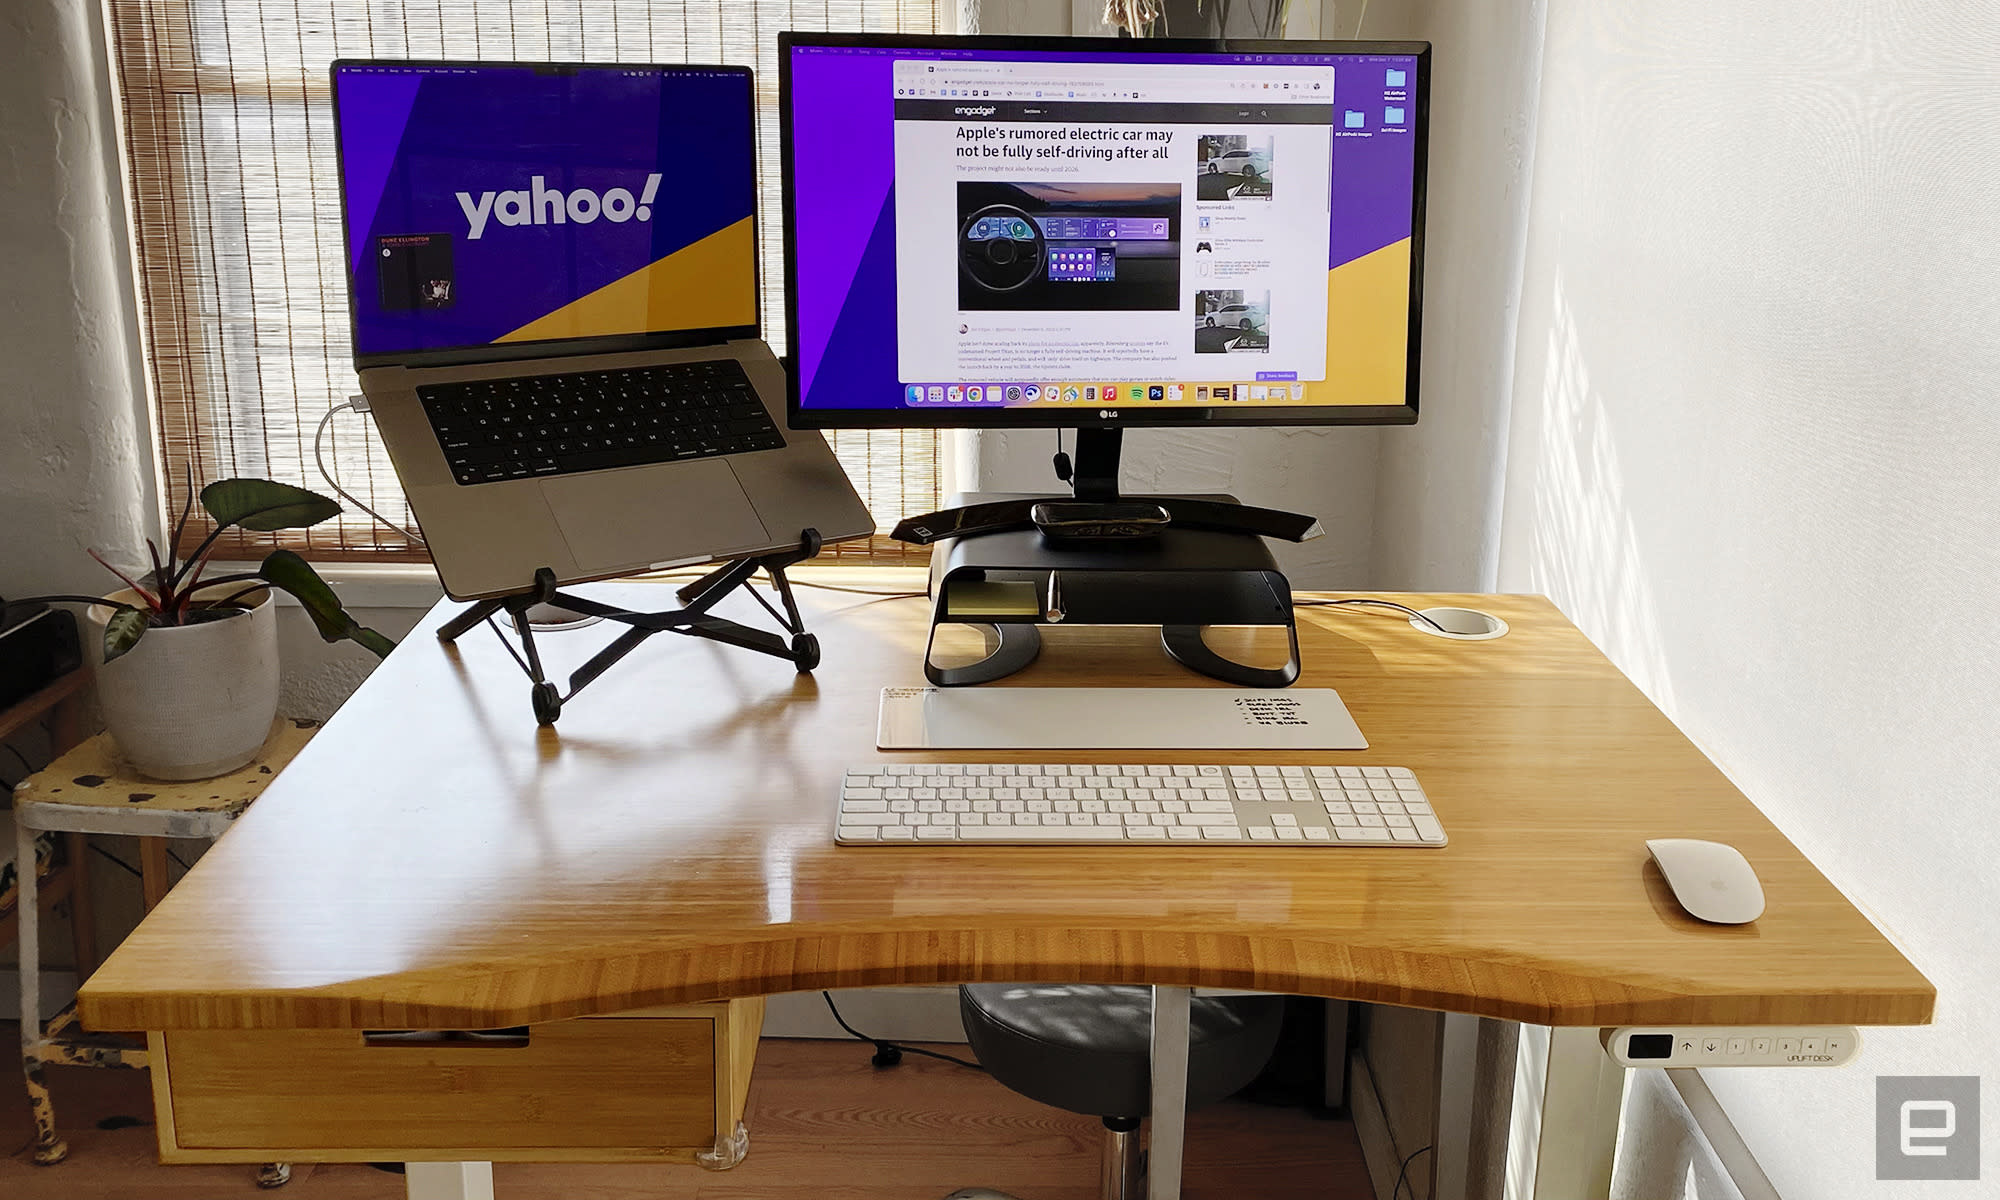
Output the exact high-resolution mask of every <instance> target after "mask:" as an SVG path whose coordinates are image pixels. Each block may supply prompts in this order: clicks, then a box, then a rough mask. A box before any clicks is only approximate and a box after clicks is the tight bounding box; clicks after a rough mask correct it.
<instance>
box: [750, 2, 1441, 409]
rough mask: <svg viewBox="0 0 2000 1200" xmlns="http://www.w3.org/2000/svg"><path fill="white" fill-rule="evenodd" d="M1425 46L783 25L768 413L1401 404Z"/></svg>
mask: <svg viewBox="0 0 2000 1200" xmlns="http://www.w3.org/2000/svg"><path fill="white" fill-rule="evenodd" d="M1429 67H1430V55H1429V47H1428V45H1426V44H1424V43H1403V42H1394V43H1392V42H1242V41H1220V42H1204V41H1179V40H1162V39H1087V38H1035V39H1025V38H993V37H969V38H955V37H929V36H902V35H867V34H863V35H838V34H804V33H794V34H785V35H781V36H780V70H781V89H782V95H783V104H782V114H783V115H782V122H783V125H782V128H783V138H784V145H783V156H782V157H783V167H784V203H785V212H784V229H785V274H786V284H787V287H786V305H787V316H788V319H789V326H788V327H789V330H790V339H791V352H792V360H793V371H792V383H791V394H790V413H789V415H790V419H791V421H792V423H793V424H794V425H795V426H798V427H802V428H855V427H869V426H902V427H910V426H917V427H923V426H948V427H965V426H973V427H978V426H985V427H1004V426H1063V425H1069V426H1078V427H1087V428H1122V427H1127V426H1136V425H1204V424H1213V425H1221V424H1228V425H1250V424H1254V425H1308V424H1359V423H1370V424H1405V423H1409V422H1413V421H1414V420H1415V419H1416V415H1417V357H1418V333H1419V323H1420V312H1421V304H1420V297H1421V290H1422V279H1423V270H1422V268H1423V217H1424V164H1425V130H1426V118H1427V111H1428V94H1429Z"/></svg>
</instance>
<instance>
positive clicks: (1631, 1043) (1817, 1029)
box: [1604, 1025, 1861, 1067]
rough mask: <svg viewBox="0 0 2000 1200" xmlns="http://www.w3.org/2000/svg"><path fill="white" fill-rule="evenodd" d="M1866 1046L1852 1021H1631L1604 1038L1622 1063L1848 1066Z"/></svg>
mask: <svg viewBox="0 0 2000 1200" xmlns="http://www.w3.org/2000/svg"><path fill="white" fill-rule="evenodd" d="M1860 1049H1861V1034H1860V1033H1859V1031H1857V1030H1856V1029H1855V1028H1854V1027H1853V1026H1852V1025H1701V1026H1694V1027H1687V1028H1669V1027H1661V1026H1651V1025H1625V1026H1621V1027H1620V1028H1617V1029H1614V1030H1612V1031H1611V1032H1610V1033H1608V1034H1606V1035H1605V1037H1604V1050H1605V1053H1607V1054H1609V1055H1610V1056H1611V1058H1612V1061H1614V1062H1616V1063H1617V1064H1618V1065H1619V1066H1621V1067H1843V1066H1846V1065H1847V1063H1848V1061H1849V1060H1851V1059H1852V1058H1853V1057H1854V1056H1855V1054H1856V1053H1857V1052H1859V1051H1860Z"/></svg>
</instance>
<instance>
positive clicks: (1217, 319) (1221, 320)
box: [1202, 304, 1262, 329]
mask: <svg viewBox="0 0 2000 1200" xmlns="http://www.w3.org/2000/svg"><path fill="white" fill-rule="evenodd" d="M1261 316H1262V314H1261V313H1259V312H1258V311H1257V309H1256V308H1255V307H1253V306H1251V305H1248V304H1225V305H1223V306H1222V307H1221V308H1218V309H1215V310H1213V311H1211V312H1210V313H1209V314H1208V315H1207V316H1206V317H1204V318H1202V320H1203V321H1204V323H1206V324H1207V325H1208V327H1209V328H1210V329H1213V328H1215V327H1216V326H1218V325H1220V326H1222V327H1223V328H1225V329H1255V328H1257V327H1258V326H1259V325H1260V324H1262V322H1261V321H1260V320H1259V318H1260V317H1261Z"/></svg>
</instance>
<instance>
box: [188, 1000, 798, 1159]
mask: <svg viewBox="0 0 2000 1200" xmlns="http://www.w3.org/2000/svg"><path fill="white" fill-rule="evenodd" d="M762 1024H763V1000H762V999H754V1000H735V1001H728V1002H725V1003H716V1004H702V1005H686V1006H679V1007H675V1008H663V1009H651V1010H647V1013H646V1014H645V1015H643V1016H618V1017H606V1018H590V1019H583V1020H574V1021H557V1022H552V1023H549V1024H546V1025H535V1026H530V1027H528V1028H527V1029H526V1030H525V1031H524V1032H523V1034H522V1035H517V1036H511V1037H496V1036H487V1037H482V1038H467V1037H465V1036H463V1035H437V1034H418V1035H411V1034H401V1035H394V1036H379V1035H378V1036H370V1035H368V1034H364V1032H363V1031H361V1030H316V1029H302V1030H242V1029H235V1030H174V1031H169V1032H167V1033H164V1034H154V1035H153V1037H152V1046H153V1090H154V1099H155V1102H156V1105H157V1106H158V1108H159V1128H160V1157H161V1159H162V1160H163V1161H166V1162H249V1161H263V1160H267V1159H268V1160H281V1161H284V1160H288V1161H298V1162H328V1161H336V1162H337V1161H385V1160H386V1161H403V1162H425V1161H440V1160H442V1161H454V1160H468V1159H469V1160H492V1161H531V1162H563V1161H582V1162H621V1161H634V1160H644V1161H661V1160H667V1161H676V1160H677V1161H693V1160H694V1159H695V1157H696V1155H698V1154H703V1153H708V1152H710V1151H713V1150H714V1149H715V1148H717V1147H718V1146H721V1145H723V1144H725V1143H726V1142H727V1140H728V1139H729V1137H730V1135H731V1134H732V1133H733V1131H734V1130H735V1129H736V1127H737V1123H738V1122H739V1121H740V1120H741V1119H742V1111H743V1097H744V1093H745V1092H746V1091H747V1089H748V1086H749V1075H750V1068H751V1063H752V1060H753V1059H754V1057H755V1055H756V1037H757V1031H758V1030H759V1029H760V1028H761V1026H762Z"/></svg>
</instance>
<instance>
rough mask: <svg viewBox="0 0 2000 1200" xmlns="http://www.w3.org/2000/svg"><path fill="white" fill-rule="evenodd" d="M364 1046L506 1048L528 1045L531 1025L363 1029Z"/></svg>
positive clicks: (362, 1040) (362, 1041)
mask: <svg viewBox="0 0 2000 1200" xmlns="http://www.w3.org/2000/svg"><path fill="white" fill-rule="evenodd" d="M361 1044H362V1045H364V1046H405V1047H409V1046H415V1047H420V1048H423V1049H436V1048H437V1047H439V1046H451V1047H453V1048H457V1049H465V1048H473V1047H484V1048H487V1049H493V1050H505V1049H512V1048H518V1047H521V1046H526V1045H527V1044H528V1027H527V1026H526V1025H514V1026H511V1027H509V1028H506V1029H364V1030H362V1032H361Z"/></svg>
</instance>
